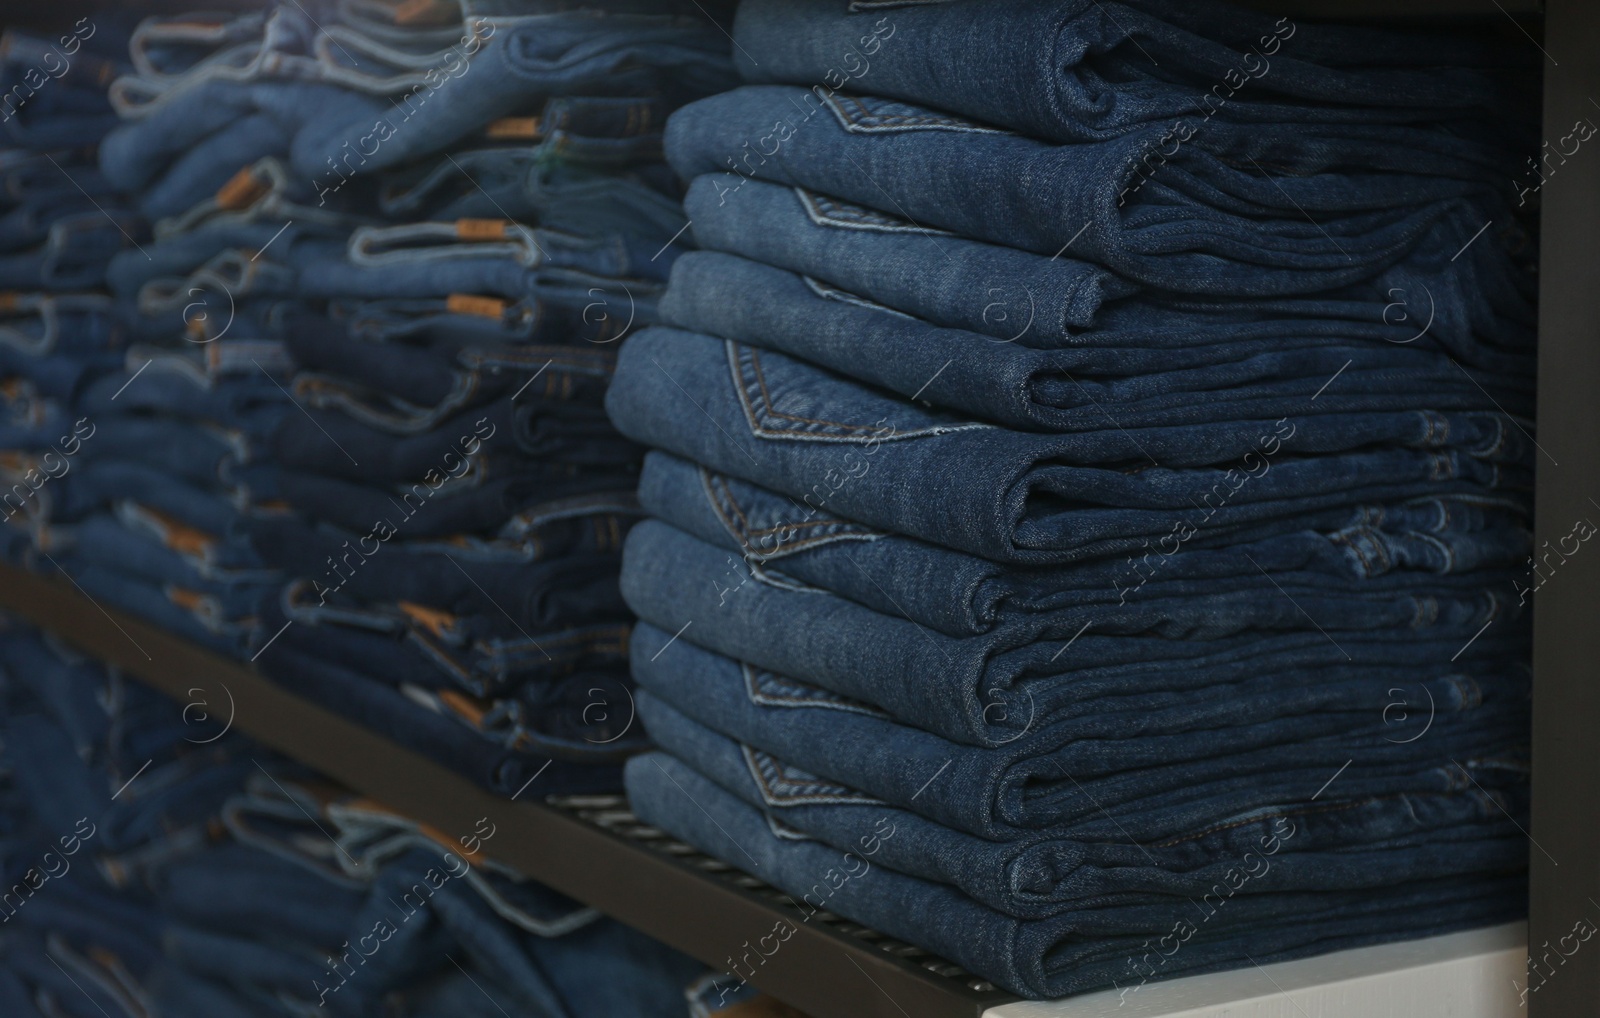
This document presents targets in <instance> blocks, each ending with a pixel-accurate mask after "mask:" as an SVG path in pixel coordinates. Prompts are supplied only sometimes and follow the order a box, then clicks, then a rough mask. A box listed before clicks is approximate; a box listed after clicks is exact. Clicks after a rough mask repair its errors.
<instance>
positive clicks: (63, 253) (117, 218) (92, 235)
mask: <svg viewBox="0 0 1600 1018" xmlns="http://www.w3.org/2000/svg"><path fill="white" fill-rule="evenodd" d="M142 232H143V228H142V227H141V225H140V224H139V222H138V220H137V219H136V218H135V217H133V216H132V215H130V214H128V213H125V212H122V211H121V210H119V209H116V208H112V209H111V210H109V211H101V210H99V209H96V210H94V211H93V212H79V213H76V214H74V215H70V216H65V217H62V218H58V219H56V220H54V221H53V222H52V223H51V224H50V231H49V233H48V234H47V235H46V236H45V239H44V241H43V243H41V244H39V245H38V246H36V247H32V248H29V249H28V250H26V251H17V252H12V253H9V254H4V255H0V287H5V288H6V289H8V290H85V289H91V288H93V287H97V286H100V285H101V284H102V283H104V281H105V275H106V265H107V264H108V263H109V262H110V261H111V258H112V256H114V255H116V254H117V252H119V251H122V250H123V249H125V248H131V247H133V246H134V245H135V244H137V243H138V241H137V240H136V239H135V238H136V237H137V236H138V235H139V234H140V233H142Z"/></svg>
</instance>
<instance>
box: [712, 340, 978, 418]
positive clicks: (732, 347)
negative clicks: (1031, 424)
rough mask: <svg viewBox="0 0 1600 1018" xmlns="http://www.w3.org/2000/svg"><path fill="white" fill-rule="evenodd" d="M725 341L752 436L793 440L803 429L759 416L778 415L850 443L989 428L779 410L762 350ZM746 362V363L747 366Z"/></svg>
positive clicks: (736, 387) (734, 379)
mask: <svg viewBox="0 0 1600 1018" xmlns="http://www.w3.org/2000/svg"><path fill="white" fill-rule="evenodd" d="M724 343H725V344H726V347H727V351H728V362H729V363H728V366H729V368H730V370H731V371H732V372H733V375H734V377H733V381H734V387H735V389H737V390H738V392H739V401H740V404H741V405H742V406H743V408H744V412H745V417H746V419H747V421H748V423H749V426H750V428H751V429H752V431H753V432H754V433H755V435H756V436H757V437H760V438H769V439H785V440H790V441H794V440H795V439H793V438H792V437H791V436H792V435H793V434H794V433H796V432H799V431H801V430H802V429H798V428H796V429H789V430H779V429H777V428H769V427H768V426H767V425H764V424H763V423H762V419H763V418H766V417H780V418H785V419H787V420H791V421H798V422H800V423H803V424H815V425H818V426H820V427H822V428H831V429H837V430H838V431H841V432H844V434H834V435H832V436H827V435H823V437H833V438H837V439H840V440H844V441H849V442H851V443H853V444H854V443H863V440H862V439H861V437H860V436H861V435H862V434H863V433H868V434H867V437H866V439H865V441H866V442H870V441H872V440H873V439H877V440H878V441H885V440H887V439H888V438H897V439H911V438H931V437H937V436H939V435H947V434H950V433H951V432H956V431H975V430H978V429H980V428H988V427H991V425H986V424H976V423H972V424H951V425H937V424H936V425H930V426H928V427H924V428H918V429H917V430H915V431H898V430H894V429H885V428H884V427H883V426H882V425H879V424H849V423H846V422H844V421H830V420H824V419H819V418H815V417H802V416H800V415H798V414H791V413H785V412H784V411H782V410H778V409H777V408H776V407H775V406H774V405H773V401H772V395H771V392H770V391H769V390H768V388H767V378H766V372H765V371H763V370H762V367H761V352H760V351H759V350H757V349H755V348H754V347H749V346H745V345H744V344H742V343H736V342H734V341H733V340H731V339H730V340H724ZM746 365H748V367H747V366H746ZM753 388H754V389H759V390H760V394H761V402H762V404H763V405H764V406H765V408H766V412H765V413H764V414H761V415H760V417H758V415H757V410H756V407H755V405H754V403H753V402H752V392H751V390H752V389H753ZM885 430H889V431H890V435H888V436H887V437H886V436H885V435H884V431H885ZM799 441H805V439H799Z"/></svg>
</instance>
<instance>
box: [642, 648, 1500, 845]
mask: <svg viewBox="0 0 1600 1018" xmlns="http://www.w3.org/2000/svg"><path fill="white" fill-rule="evenodd" d="M669 639H671V634H670V633H668V632H663V631H662V630H659V629H656V628H655V627H653V626H651V625H649V624H648V623H644V622H641V623H640V624H639V625H638V626H637V627H636V628H635V630H634V644H633V674H634V679H635V680H636V681H637V682H638V683H639V685H640V687H641V688H642V689H645V690H647V691H649V692H650V693H652V694H654V695H656V696H658V697H660V698H661V699H662V700H665V701H666V702H667V703H668V704H669V705H671V706H673V707H675V708H676V709H677V710H679V711H681V712H683V713H685V714H688V715H689V716H691V717H693V718H695V720H697V721H700V722H701V723H703V724H705V725H706V726H707V727H710V728H713V729H715V730H716V731H719V732H721V733H723V734H725V735H727V736H728V737H730V738H733V739H736V740H738V741H740V742H743V743H745V744H747V745H750V746H753V747H756V748H759V749H762V750H764V751H766V752H769V753H773V754H775V755H777V756H778V757H780V758H781V759H783V760H785V761H787V762H789V763H792V764H794V765H795V766H797V767H802V768H804V769H806V770H808V771H810V772H812V773H814V774H819V775H822V776H824V777H827V778H831V779H833V780H835V781H838V782H841V783H843V784H847V785H850V786H851V787H853V788H858V789H861V790H862V791H863V792H866V793H867V794H869V795H873V796H877V797H879V798H881V799H884V800H885V801H888V802H891V803H895V804H896V805H899V806H902V807H905V808H907V809H913V810H915V811H917V812H918V813H920V814H922V815H923V816H925V817H928V818H929V819H931V820H935V821H937V822H939V823H942V824H945V825H946V826H949V827H954V828H956V829H958V830H963V831H966V832H968V833H970V834H974V835H977V836H979V837H985V838H991V839H998V840H1010V839H1014V838H1017V837H1019V836H1027V835H1029V834H1031V833H1033V832H1037V831H1040V830H1043V829H1046V828H1057V829H1060V830H1062V831H1066V830H1073V831H1077V830H1100V831H1102V832H1107V831H1110V830H1115V829H1116V828H1115V826H1114V825H1116V824H1120V825H1122V827H1124V828H1126V832H1127V833H1125V834H1124V835H1123V837H1124V838H1127V837H1133V838H1138V839H1150V838H1161V837H1167V836H1170V835H1172V834H1174V833H1176V832H1181V831H1183V830H1188V829H1191V828H1192V827H1193V826H1194V825H1196V824H1201V823H1206V822H1209V821H1211V820H1214V819H1215V818H1217V817H1219V816H1228V815H1232V814H1234V813H1243V812H1246V811H1248V810H1252V809H1258V808H1262V807H1267V806H1271V805H1274V804H1277V803H1279V802H1282V801H1283V800H1284V799H1285V797H1295V798H1299V797H1304V796H1306V795H1309V794H1311V793H1312V792H1314V791H1315V790H1316V789H1317V787H1318V786H1320V785H1321V784H1323V783H1324V782H1326V781H1327V780H1328V778H1329V776H1330V775H1332V774H1333V773H1334V772H1335V771H1337V770H1339V769H1340V767H1342V766H1343V767H1346V769H1345V770H1344V772H1343V773H1342V774H1341V775H1340V777H1339V788H1340V790H1341V791H1340V794H1342V795H1345V796H1370V795H1392V794H1396V793H1400V792H1418V793H1422V792H1447V791H1452V790H1459V789H1460V788H1463V787H1466V786H1467V785H1469V784H1470V782H1467V781H1466V780H1465V778H1464V777H1463V775H1462V773H1461V771H1460V770H1459V769H1458V768H1457V767H1456V766H1455V765H1454V764H1453V763H1451V762H1450V759H1451V756H1452V755H1454V759H1455V760H1461V761H1463V762H1464V763H1465V764H1467V765H1469V766H1471V767H1472V768H1474V770H1473V775H1474V778H1475V780H1478V781H1480V782H1489V783H1490V787H1493V785H1494V784H1496V783H1498V782H1497V781H1496V779H1495V778H1494V777H1491V776H1488V775H1493V774H1520V773H1522V772H1523V771H1524V770H1525V769H1526V724H1527V704H1526V700H1527V672H1526V665H1525V664H1523V663H1520V662H1518V663H1501V664H1499V665H1498V666H1491V667H1490V668H1486V669H1484V670H1482V672H1481V674H1479V673H1477V672H1474V673H1473V674H1471V675H1465V674H1463V675H1454V676H1452V675H1451V674H1450V666H1449V663H1448V658H1449V653H1450V651H1448V650H1447V651H1445V652H1444V654H1443V655H1442V657H1441V658H1439V660H1441V661H1442V662H1443V663H1442V664H1440V665H1437V666H1435V668H1433V669H1431V670H1430V671H1431V676H1432V677H1430V678H1429V679H1428V680H1425V681H1419V678H1418V677H1419V675H1424V674H1430V671H1423V670H1421V669H1419V668H1418V667H1417V666H1415V665H1411V666H1410V667H1402V666H1389V667H1385V666H1383V665H1381V664H1374V665H1371V666H1368V667H1356V668H1354V669H1340V668H1338V667H1337V666H1334V667H1333V668H1332V669H1331V670H1330V669H1319V670H1315V671H1313V670H1310V669H1301V670H1300V671H1298V672H1294V673H1284V672H1280V671H1277V670H1275V669H1274V667H1273V665H1272V663H1271V661H1270V660H1263V661H1261V662H1259V663H1258V667H1256V668H1255V669H1254V670H1252V671H1249V672H1247V673H1246V677H1243V681H1242V682H1241V683H1239V685H1238V686H1237V687H1217V686H1214V687H1212V688H1211V689H1209V690H1206V689H1204V688H1202V689H1200V690H1196V689H1194V688H1193V687H1190V686H1188V685H1187V683H1186V680H1187V675H1186V674H1178V673H1185V672H1186V669H1174V668H1164V669H1161V670H1160V672H1159V677H1156V676H1152V679H1153V680H1155V681H1157V682H1159V681H1165V682H1168V683H1178V684H1180V685H1179V687H1178V688H1175V689H1174V688H1171V687H1167V688H1165V689H1163V688H1159V687H1157V686H1156V685H1154V684H1153V683H1147V684H1146V685H1145V686H1144V687H1143V689H1144V692H1142V693H1141V692H1139V691H1138V690H1137V689H1134V688H1131V687H1130V686H1129V685H1128V684H1126V683H1122V684H1120V685H1117V686H1113V687H1111V688H1110V689H1107V688H1105V687H1101V688H1099V689H1094V688H1091V689H1089V690H1086V692H1087V693H1088V694H1089V699H1086V700H1085V701H1084V702H1083V703H1082V704H1080V705H1079V707H1078V709H1077V710H1076V711H1075V712H1069V714H1068V716H1065V717H1064V718H1063V719H1062V720H1060V721H1058V722H1057V723H1055V724H1052V725H1041V726H1036V727H1034V728H1033V729H1031V730H1030V729H1026V728H1025V729H1024V730H1023V732H1022V733H1021V734H1017V733H1015V732H1012V733H1011V734H1010V735H1009V736H1008V738H1009V741H1000V740H996V741H995V742H992V743H991V744H990V745H987V746H972V745H963V744H961V743H957V742H952V741H951V740H949V739H946V738H942V737H940V736H938V735H935V734H932V733H930V732H926V731H924V730H922V729H920V728H916V727H913V726H912V725H909V724H902V723H899V722H897V721H895V720H893V719H892V718H890V717H889V716H888V715H886V714H885V713H884V712H883V711H881V710H879V709H877V708H875V707H873V706H872V705H870V704H868V703H864V702H862V701H860V700H855V699H850V698H847V697H841V696H839V695H838V694H836V693H832V692H829V691H826V690H823V689H821V688H819V687H817V686H812V685H808V684H805V683H801V682H797V681H795V680H793V679H789V678H785V677H782V676H779V675H775V674H773V673H771V672H767V671H763V670H761V669H758V668H755V667H752V666H750V665H747V664H741V663H740V662H737V661H734V660H732V659H731V658H726V657H722V656H720V655H717V654H713V653H711V652H709V651H705V650H702V649H700V648H699V647H696V646H695V645H694V644H692V643H690V642H689V641H688V639H686V638H680V639H678V640H677V641H676V642H674V643H673V644H672V645H671V646H670V647H667V646H666V644H667V641H668V640H669ZM664 648H665V649H664ZM1286 674H1292V675H1294V681H1293V682H1291V683H1288V684H1287V687H1286V686H1285V684H1284V683H1283V681H1282V680H1283V678H1284V676H1285V675H1286ZM1248 676H1266V678H1265V679H1263V680H1257V681H1255V682H1252V681H1251V679H1250V678H1249V677H1248ZM1313 676H1314V677H1315V681H1314V682H1312V681H1307V680H1308V679H1309V678H1312V677H1313ZM1275 678H1276V679H1278V680H1279V681H1278V683H1277V688H1276V689H1274V688H1272V687H1273V685H1274V681H1273V680H1274V679H1275ZM1087 681H1089V682H1090V684H1091V686H1092V685H1093V683H1092V676H1091V677H1087ZM1396 682H1404V683H1409V684H1411V685H1412V687H1413V689H1414V693H1413V695H1414V696H1415V699H1416V702H1417V703H1419V704H1420V703H1421V702H1423V701H1424V700H1425V699H1426V696H1427V695H1431V696H1432V697H1433V702H1434V704H1435V705H1436V706H1435V710H1436V712H1437V715H1438V716H1436V718H1435V722H1434V725H1433V727H1432V728H1431V730H1429V731H1428V734H1427V736H1426V737H1424V738H1420V739H1412V741H1410V742H1402V741H1399V740H1404V739H1411V738H1412V737H1413V736H1415V735H1416V729H1418V728H1420V726H1421V724H1422V720H1421V719H1420V718H1419V719H1418V720H1417V721H1415V722H1413V723H1412V724H1411V725H1410V726H1409V727H1407V726H1404V725H1398V726H1397V725H1389V724H1385V722H1384V719H1383V717H1382V716H1381V715H1382V705H1383V703H1384V702H1386V694H1387V691H1388V690H1389V689H1391V688H1394V687H1395V683H1396ZM1480 682H1481V684H1480ZM1419 684H1425V685H1427V686H1428V687H1431V688H1429V691H1428V693H1427V694H1426V695H1425V694H1423V693H1422V692H1421V691H1420V690H1418V689H1416V686H1418V685H1419ZM1363 687H1364V688H1363ZM1197 692H1198V693H1209V694H1214V695H1215V696H1216V697H1217V699H1215V700H1212V699H1209V698H1199V699H1197V697H1196V693H1197ZM1119 694H1120V695H1119ZM1097 696H1099V697H1107V698H1112V699H1108V700H1107V701H1106V702H1105V704H1104V706H1102V704H1101V703H1099V702H1097ZM1341 698H1342V699H1343V704H1342V708H1343V709H1342V710H1340V711H1339V712H1338V714H1340V715H1342V717H1340V716H1332V717H1322V716H1319V714H1318V713H1316V712H1317V711H1319V710H1321V709H1323V707H1324V706H1326V705H1328V704H1330V703H1332V702H1333V701H1336V700H1339V699H1341ZM1482 698H1486V699H1482ZM1387 699H1388V700H1390V701H1392V699H1393V698H1392V697H1388V698H1387ZM1313 701H1316V703H1314V702H1313ZM1490 702H1493V703H1494V706H1492V707H1488V706H1486V705H1487V704H1488V703H1490ZM1480 704H1483V705H1485V706H1480ZM1113 706H1115V707H1118V708H1121V707H1124V706H1125V707H1126V708H1127V709H1128V713H1127V714H1120V713H1114V712H1113V711H1112V710H1111V707H1113ZM1022 707H1023V708H1025V707H1026V704H1025V703H1024V704H1023V705H1022ZM1007 708H1008V709H1014V708H1013V707H1012V706H1011V705H1007ZM1302 709H1304V710H1307V711H1310V712H1311V713H1308V714H1304V715H1301V716H1299V717H1295V716H1294V713H1293V712H1295V711H1298V710H1302ZM1004 714H1005V712H1004V711H997V712H993V713H992V714H991V716H990V719H991V720H995V721H999V720H1002V719H1003V716H1004ZM1074 715H1075V716H1074ZM1213 719H1215V720H1213ZM1192 724H1199V725H1202V726H1203V725H1207V724H1213V725H1214V727H1210V728H1205V727H1201V728H1195V729H1186V727H1185V726H1188V725H1192ZM1401 729H1405V730H1404V731H1402V730H1401ZM1334 730H1337V734H1332V733H1333V732H1334ZM1163 733H1168V734H1163ZM1075 735H1077V736H1082V738H1081V740H1079V741H1074V736H1075ZM1119 736H1120V737H1119ZM1280 738H1282V739H1286V741H1277V740H1279V739H1280ZM1346 765H1348V766H1346ZM941 768H943V769H944V770H943V771H941ZM1128 768H1134V769H1128ZM935 773H940V774H941V776H940V779H939V780H937V781H930V778H932V777H933V775H934V774H935ZM1106 810H1110V811H1111V812H1112V814H1114V816H1115V819H1114V820H1112V821H1108V820H1107V819H1106V813H1105V811H1106ZM1103 836H1104V837H1107V838H1114V837H1115V835H1114V834H1111V833H1104V834H1103Z"/></svg>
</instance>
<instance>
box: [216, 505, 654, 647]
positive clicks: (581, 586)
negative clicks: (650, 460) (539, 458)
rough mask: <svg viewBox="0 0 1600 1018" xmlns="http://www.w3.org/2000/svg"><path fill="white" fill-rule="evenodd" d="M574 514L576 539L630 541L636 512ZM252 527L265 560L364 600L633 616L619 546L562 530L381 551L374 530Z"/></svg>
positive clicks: (552, 616) (528, 624)
mask: <svg viewBox="0 0 1600 1018" xmlns="http://www.w3.org/2000/svg"><path fill="white" fill-rule="evenodd" d="M572 522H573V523H574V526H573V527H572V528H571V530H572V532H573V536H575V537H577V536H581V535H582V534H583V533H584V531H588V532H590V533H594V532H598V531H600V530H602V529H605V530H609V529H610V528H611V527H613V526H614V527H616V528H617V531H618V535H619V539H620V534H621V533H622V532H624V531H625V530H626V528H627V526H628V525H629V524H631V522H632V520H631V519H626V518H617V517H612V518H611V519H607V518H606V517H605V516H604V515H603V514H602V513H600V512H598V511H597V512H595V513H593V514H591V515H590V516H588V517H575V518H574V519H573V521H572ZM586 525H587V526H586ZM247 526H248V528H249V530H250V537H251V542H252V544H253V545H254V547H255V548H256V550H257V552H258V553H259V554H260V555H261V557H262V559H263V561H266V562H270V563H272V564H273V565H274V566H276V567H278V568H280V569H282V570H284V571H285V573H287V574H288V575H291V576H301V577H308V578H311V579H314V580H316V581H317V582H318V583H319V584H321V586H323V587H328V588H335V589H337V590H338V591H341V592H343V593H344V594H346V595H347V596H349V597H352V598H354V599H356V600H357V601H358V602H361V603H367V604H371V603H380V602H393V603H400V602H406V603H409V604H413V605H420V606H423V607H426V608H430V609H433V610H435V611H438V612H440V613H441V614H443V615H445V616H446V617H463V618H470V617H474V616H477V617H483V618H487V619H501V620H504V622H505V623H507V624H509V626H510V627H511V628H512V629H513V630H514V629H515V628H516V627H518V626H520V627H522V628H524V629H526V630H527V631H529V632H539V631H549V630H552V629H555V628H558V627H559V626H560V625H562V624H563V623H570V622H572V621H574V620H579V619H593V618H597V617H605V618H626V617H627V608H626V606H625V605H624V604H623V602H622V596H621V592H620V591H619V590H618V589H617V569H618V565H619V564H620V560H619V558H618V557H617V555H616V554H615V552H614V551H613V552H595V551H590V550H588V549H585V548H583V547H581V546H578V545H577V544H576V542H574V543H573V544H572V545H570V546H567V547H563V546H561V543H560V542H559V540H558V539H557V536H556V535H553V534H552V535H549V536H548V538H547V539H546V541H539V542H527V543H525V544H520V545H516V544H512V543H511V542H508V541H502V542H478V543H477V544H476V545H472V544H469V543H468V542H467V541H465V540H461V541H459V543H456V542H452V541H450V540H446V541H438V542H426V541H407V542H405V543H396V544H384V545H382V546H381V547H382V550H381V553H379V548H380V545H379V542H378V540H377V539H376V538H374V537H373V536H372V535H371V534H361V535H357V534H356V533H353V532H351V531H347V530H340V529H338V528H335V527H332V526H328V525H325V524H323V525H315V526H313V525H310V524H308V523H306V522H304V521H301V520H299V519H296V518H293V517H270V518H261V519H254V520H250V521H249V522H248V524H247ZM363 538H364V539H365V540H363ZM547 549H548V550H547ZM369 553H370V554H369ZM502 612H503V613H504V614H503V615H502ZM507 635H509V634H507Z"/></svg>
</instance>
